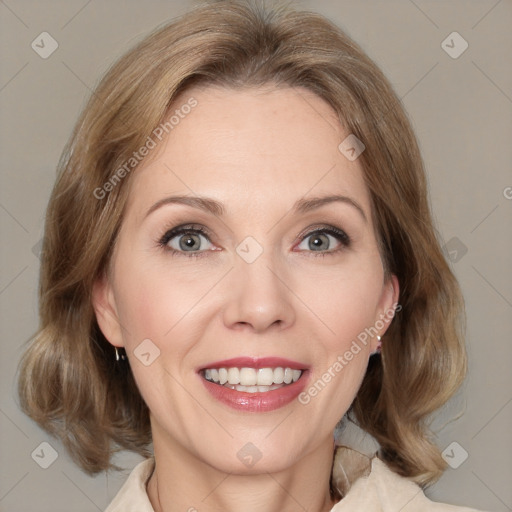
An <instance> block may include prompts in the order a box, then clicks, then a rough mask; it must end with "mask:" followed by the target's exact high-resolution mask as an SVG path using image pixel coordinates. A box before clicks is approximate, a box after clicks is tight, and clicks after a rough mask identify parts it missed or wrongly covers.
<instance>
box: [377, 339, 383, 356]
mask: <svg viewBox="0 0 512 512" xmlns="http://www.w3.org/2000/svg"><path fill="white" fill-rule="evenodd" d="M381 339H382V338H381V337H380V336H377V340H378V342H379V343H378V344H377V353H380V351H381V350H382V341H381Z"/></svg>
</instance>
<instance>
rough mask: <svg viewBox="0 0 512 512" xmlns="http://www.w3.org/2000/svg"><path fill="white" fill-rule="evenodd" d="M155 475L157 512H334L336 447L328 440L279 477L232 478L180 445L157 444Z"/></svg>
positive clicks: (150, 488) (151, 487) (151, 486)
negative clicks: (332, 482) (331, 485)
mask: <svg viewBox="0 0 512 512" xmlns="http://www.w3.org/2000/svg"><path fill="white" fill-rule="evenodd" d="M153 447H154V453H155V463H156V466H155V471H154V472H153V474H152V475H151V478H150V479H149V482H148V484H147V492H148V496H149V499H150V501H151V504H152V506H153V508H154V510H155V512H177V511H181V512H183V511H188V512H198V511H201V512H203V511H209V512H217V511H222V512H235V511H240V510H244V511H246V512H256V511H257V512H261V511H262V510H264V511H265V512H296V511H298V510H308V511H311V512H328V511H330V510H331V509H332V507H333V506H334V501H333V500H332V499H331V496H330V492H329V481H330V474H331V468H332V462H333V442H332V439H326V440H325V442H323V443H322V444H321V445H319V446H318V447H317V448H316V449H315V450H313V451H312V452H310V453H309V454H307V455H306V456H304V457H302V458H301V459H299V460H298V461H297V462H296V463H295V464H294V465H293V466H292V467H289V468H286V469H285V470H281V471H277V472H262V473H260V474H251V475H243V474H236V473H227V472H223V471H220V470H219V469H218V468H215V467H213V466H211V465H210V464H207V463H206V462H204V461H202V460H200V459H198V458H197V457H195V456H194V455H193V454H192V453H190V452H188V451H186V450H185V449H184V448H183V446H181V445H179V444H178V443H172V442H171V443H169V442H167V440H166V442H165V443H161V442H159V441H158V438H157V439H155V438H154V441H153Z"/></svg>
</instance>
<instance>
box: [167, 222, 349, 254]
mask: <svg viewBox="0 0 512 512" xmlns="http://www.w3.org/2000/svg"><path fill="white" fill-rule="evenodd" d="M191 233H192V234H201V235H203V236H204V237H205V238H207V239H208V241H210V242H211V240H210V234H209V232H208V231H207V230H206V229H204V228H203V227H202V226H200V225H196V224H187V225H183V226H177V227H175V228H172V229H170V230H168V231H166V232H165V234H164V235H163V236H162V237H161V238H160V239H159V240H158V246H159V247H160V248H162V249H163V250H164V251H166V252H169V253H171V255H173V256H174V255H176V256H186V257H189V258H202V257H203V256H206V255H207V253H208V252H210V251H190V252H187V251H177V250H176V249H173V248H172V247H169V246H168V245H167V244H168V243H169V241H170V240H172V239H173V238H175V237H177V236H179V235H185V234H191ZM324 233H325V234H327V235H332V236H333V237H334V238H336V239H337V240H338V241H339V242H340V243H341V247H339V248H338V249H335V250H333V251H331V250H329V251H323V252H321V251H318V252H317V251H306V252H312V253H314V257H325V256H332V255H334V254H337V253H339V252H340V251H342V250H344V249H346V248H348V247H350V244H351V239H350V237H349V236H348V235H347V234H346V233H345V232H344V231H342V230H340V229H338V228H335V227H334V226H329V227H322V228H315V229H313V230H310V231H308V232H306V233H304V234H303V235H301V236H300V241H301V242H302V241H303V240H304V239H306V238H308V237H309V236H312V235H315V234H324Z"/></svg>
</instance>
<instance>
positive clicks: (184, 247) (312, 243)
mask: <svg viewBox="0 0 512 512" xmlns="http://www.w3.org/2000/svg"><path fill="white" fill-rule="evenodd" d="M350 243H351V240H350V238H349V236H348V235H347V234H346V233H345V232H344V231H341V230H339V229H337V228H334V227H329V228H318V229H315V230H314V231H310V232H309V233H308V234H306V235H305V236H304V237H303V238H302V242H301V243H300V244H299V245H298V246H297V247H298V249H300V250H301V251H305V252H312V253H316V254H314V256H328V255H333V254H337V253H338V252H340V251H342V250H343V249H344V248H347V247H349V246H350ZM158 245H159V246H160V247H162V248H163V249H164V250H166V251H169V252H170V253H171V254H174V255H183V256H189V257H202V256H206V255H207V253H208V252H210V251H212V250H215V249H213V247H214V246H213V244H212V242H211V241H210V237H209V234H208V232H207V231H206V230H205V229H204V228H203V227H202V226H196V225H185V226H177V227H175V228H173V229H170V230H169V231H167V232H166V233H165V234H164V235H163V236H162V237H161V238H160V240H159V241H158Z"/></svg>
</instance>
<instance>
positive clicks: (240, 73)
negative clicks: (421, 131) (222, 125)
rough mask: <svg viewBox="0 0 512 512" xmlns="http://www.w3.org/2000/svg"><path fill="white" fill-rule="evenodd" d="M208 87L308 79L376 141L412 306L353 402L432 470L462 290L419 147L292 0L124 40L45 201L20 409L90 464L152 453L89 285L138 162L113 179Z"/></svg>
mask: <svg viewBox="0 0 512 512" xmlns="http://www.w3.org/2000/svg"><path fill="white" fill-rule="evenodd" d="M199 84H201V85H208V84H215V85H219V86H223V87H227V88H232V89H237V88H242V87H258V86H263V85H271V86H275V87H295V88H298V90H300V88H306V89H308V90H310V91H313V92H314V93H315V94H317V95H318V96H319V97H321V98H323V99H324V100H325V101H326V102H327V103H328V104H329V105H330V106H331V107H332V108H333V109H334V111H335V112H336V113H337V115H338V116H339V120H340V123H341V125H342V126H343V127H344V128H345V129H346V130H347V131H348V133H353V134H355V135H356V136H357V137H358V138H359V139H360V140H361V141H363V142H364V145H365V146H366V149H365V151H364V152H363V153H362V154H361V156H360V157H359V159H360V163H361V165H362V168H363V170H364V176H365V180H366V184H367V186H368V189H369V191H370V194H371V200H372V214H373V217H374V222H375V226H376V231H377V238H378V241H379V246H380V251H381V256H382V261H383V263H384V267H385V270H386V272H387V273H388V275H389V274H390V273H392V274H395V275H396V276H397V277H398V280H399V284H400V290H401V297H400V305H401V306H402V309H401V311H400V313H399V314H398V315H397V316H396V317H395V319H394V320H393V322H392V324H391V326H390V328H389V329H388V331H387V332H386V334H385V339H384V343H383V350H382V354H381V356H380V357H379V356H377V357H372V358H370V364H369V366H368V370H367V373H366V376H365V379H364V381H363V384H362V387H361V388H360V390H359V392H358V394H357V397H356V399H355V401H354V403H353V405H352V407H351V413H352V414H353V416H354V417H355V418H356V420H357V422H358V423H359V424H360V426H361V427H362V428H363V429H365V430H366V431H368V432H369V433H370V434H372V435H373V436H374V437H375V438H376V439H377V440H378V442H379V443H380V445H381V447H382V450H381V455H380V456H381V457H382V458H383V459H384V460H385V461H386V462H387V463H388V464H389V465H390V466H391V467H392V468H393V469H394V470H395V471H396V472H398V473H399V474H401V475H404V476H408V477H411V478H413V479H414V480H415V481H416V482H418V483H419V484H421V485H425V484H428V483H431V482H433V481H434V480H435V479H436V478H438V477H439V476H440V474H441V472H442V470H443V469H444V467H445V463H444V461H443V459H442V457H441V455H440V453H439V450H438V448H437V447H436V445H435V443H434V442H433V440H432V436H431V434H430V431H429V428H428V420H429V418H430V417H431V414H432V412H433V411H435V410H436V409H438V408H439V407H440V406H441V405H442V404H444V403H445V402H446V401H447V400H448V399H449V398H450V397H451V396H452V395H453V393H454V392H455V390H456V389H457V388H458V387H459V385H460V384H461V382H462V379H463V377H464V374H465V371H466V354H465V349H464V343H463V336H462V333H463V330H462V328H463V318H464V315H463V302H462V297H461V294H460V290H459V287H458V284H457V281H456V279H455V278H454V275H453V274H452V272H451V270H450V268H449V266H448V264H447V262H446V260H445V258H444V256H443V253H442V251H441V248H440V243H439V237H438V235H437V233H436V231H435V228H434V226H433V222H432V218H431V213H430V208H429V202H428V195H427V185H426V179H425V172H424V167H423V163H422V158H421V155H420V151H419V148H418V144H417V141H416V138H415V135H414V133H413V130H412V128H411V124H410V122H409V120H408V117H407V115H406V113H405V111H404V108H403V106H402V104H401V102H400V100H399V98H398V97H397V95H396V94H395V92H394V91H393V89H392V87H391V85H390V83H389V82H388V80H387V79H386V78H385V76H384V75H383V74H382V72H381V71H380V70H379V68H378V67H377V66H376V64H375V63H374V62H373V61H372V60H371V59H370V58H369V57H368V56H367V55H366V54H365V53H364V52H363V50H362V49H361V48H360V47H359V46H358V45H357V44H356V43H355V42H354V41H353V40H352V39H350V37H349V36H348V35H346V34H345V33H344V32H343V31H342V30H341V29H340V28H338V27H337V26H335V25H334V24H333V23H331V22H330V21H328V20H327V19H326V18H325V17H323V16H321V15H319V14H316V13H311V12H306V11H297V10H295V9H293V8H290V7H289V5H285V4H273V5H270V6H269V5H267V4H265V3H263V2H261V1H258V2H256V1H253V2H251V1H243V0H239V1H238V0H236V1H226V0H221V1H216V2H209V3H205V4H203V5H200V6H198V7H196V8H194V9H192V10H191V11H189V12H188V13H186V14H185V15H183V16H182V17H180V18H178V19H176V20H173V21H172V22H170V23H169V24H166V25H165V26H163V27H161V28H158V29H157V30H156V31H154V32H153V33H152V34H150V35H149V36H148V37H146V38H145V39H144V40H143V41H142V42H140V43H139V44H138V45H137V46H135V47H134V48H133V49H131V50H130V51H128V53H126V54H125V55H124V56H123V57H122V58H120V59H119V60H118V61H117V62H116V63H115V65H114V66H113V67H112V68H111V69H110V70H109V71H108V72H107V74H106V75H105V77H104V78H103V79H102V80H101V82H100V83H99V85H98V86H97V88H96V89H95V91H94V93H93V95H92V96H91V98H90V100H89V102H88V104H87V105H86V107H85V108H84V110H83V112H82V114H81V116H80V118H79V120H78V122H77V124H76V127H75V129H74V131H73V133H72V136H71V138H70V140H69V142H68V144H67V146H66V148H65V150H64V152H63V155H62V157H61V160H60V162H59V167H58V178H57V181H56V184H55V187H54V189H53V192H52V195H51V198H50V202H49V206H48V210H47V218H46V224H45V235H44V243H43V251H42V261H41V274H40V285H39V286H40V287H39V308H40V326H39V329H38V331H37V333H36V334H35V335H34V337H33V340H32V341H31V344H30V346H29V347H28V349H27V350H26V352H25V354H24V356H23V358H22V360H21V363H20V375H19V395H20V404H21V407H22V409H23V410H24V411H25V412H26V413H27V414H28V415H29V416H31V417H32V418H33V419H34V420H35V421H36V422H37V423H38V424H39V425H41V427H42V428H44V429H45V430H47V431H48V432H50V433H51V434H53V435H56V436H58V437H59V438H61V439H62V441H63V443H64V444H65V446H66V448H67V449H68V450H69V452H70V454H71V455H72V457H73V458H74V460H75V461H76V462H77V463H78V464H79V465H80V466H81V467H82V468H83V469H84V470H85V471H86V472H88V473H95V472H98V471H101V470H105V469H108V468H111V467H113V465H112V462H111V459H112V455H113V453H114V452H115V451H116V450H119V449H128V450H133V451H136V452H138V453H141V454H143V455H148V453H149V451H148V446H149V444H150V443H151V430H150V423H149V412H148V409H147V406H146V405H145V403H144V401H143V400H142V398H141V396H140V393H139V391H138V389H137V386H136V384H135V381H134V378H133V376H132V373H131V371H130V368H129V365H128V364H121V365H120V364H116V361H115V357H114V348H113V347H112V345H111V344H110V343H109V342H108V341H107V340H106V339H105V338H104V336H103V334H102V333H101V331H100V329H99V327H98V324H97V322H96V318H95V314H94V310H93V307H92V301H91V290H92V287H93V283H94V282H95V280H96V279H98V278H99V277H100V276H101V275H102V274H103V273H104V272H105V271H106V270H107V269H108V265H109V262H110V256H111V254H112V249H113V246H114V244H115V241H116V236H117V233H118V231H119V227H120V224H121V222H122V219H123V209H124V206H125V203H126V200H127V197H128V190H129V187H128V185H129V183H130V177H131V176H132V174H133V172H135V171H134V170H132V171H131V172H127V173H126V176H125V177H124V178H123V179H121V180H119V179H117V180H116V178H115V173H116V171H118V169H119V168H121V167H122V166H123V164H124V163H125V162H127V161H129V159H130V158H131V157H132V155H133V152H134V151H136V150H137V149H139V148H140V147H142V146H143V145H144V144H145V142H146V141H147V139H148V137H149V136H150V135H151V134H152V132H153V130H155V127H157V126H158V125H159V124H160V123H162V122H164V121H165V120H166V119H167V118H168V116H169V108H170V106H171V104H173V102H174V100H175V98H176V97H177V95H178V94H180V93H183V92H186V91H187V89H188V88H190V87H191V86H192V85H199ZM340 142H341V141H340ZM118 177H119V175H118ZM111 180H114V181H115V186H113V187H109V188H112V190H109V193H108V194H104V193H102V197H101V198H98V197H99V194H98V193H95V191H97V190H99V189H101V188H102V187H104V184H105V183H107V182H109V181H110V182H112V181H111ZM103 190H104V188H103ZM340 415H341V414H340ZM114 467H115V466H114Z"/></svg>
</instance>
